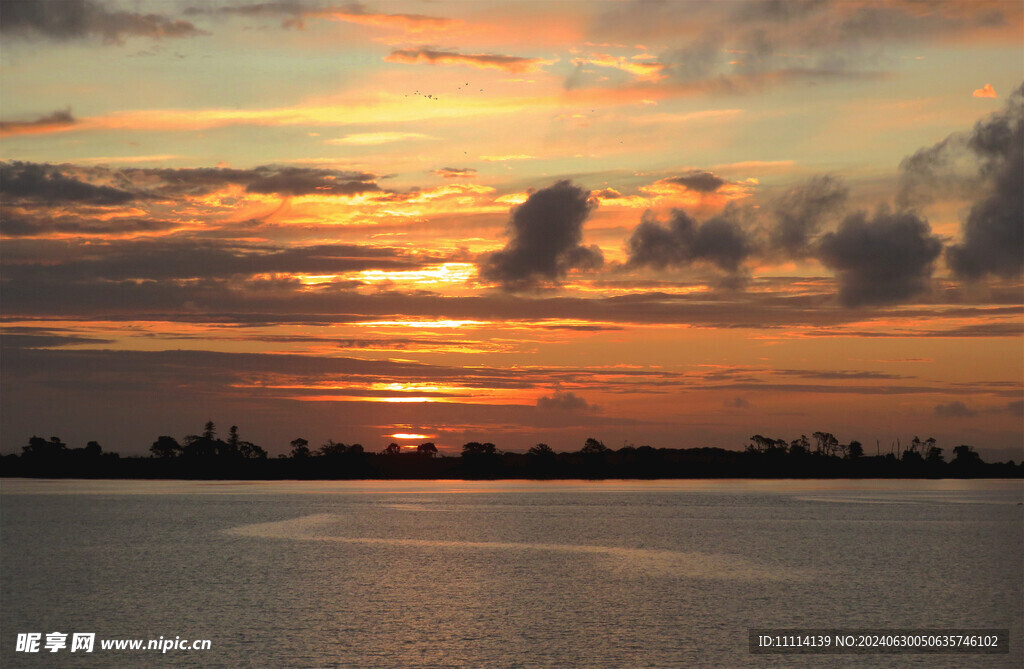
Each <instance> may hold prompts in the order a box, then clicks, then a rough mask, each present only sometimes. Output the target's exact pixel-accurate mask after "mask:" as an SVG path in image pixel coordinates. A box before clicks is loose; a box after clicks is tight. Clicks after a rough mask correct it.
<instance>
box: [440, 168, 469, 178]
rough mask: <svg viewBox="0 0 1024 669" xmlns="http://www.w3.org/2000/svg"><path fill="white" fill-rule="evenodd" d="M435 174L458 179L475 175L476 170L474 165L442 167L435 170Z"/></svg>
mask: <svg viewBox="0 0 1024 669" xmlns="http://www.w3.org/2000/svg"><path fill="white" fill-rule="evenodd" d="M434 174H436V175H437V176H439V177H444V178H445V179H458V178H468V177H475V176H476V170H474V169H473V168H472V167H442V168H441V169H439V170H434Z"/></svg>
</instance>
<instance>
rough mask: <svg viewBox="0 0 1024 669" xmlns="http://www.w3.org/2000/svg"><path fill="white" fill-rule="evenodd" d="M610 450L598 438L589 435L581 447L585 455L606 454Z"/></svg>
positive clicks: (581, 451)
mask: <svg viewBox="0 0 1024 669" xmlns="http://www.w3.org/2000/svg"><path fill="white" fill-rule="evenodd" d="M608 450H609V449H608V447H607V446H605V445H604V444H603V443H601V442H600V441H598V440H597V439H594V438H593V437H588V438H587V441H586V442H585V443H584V444H583V448H581V449H580V453H583V454H584V455H604V454H605V453H608Z"/></svg>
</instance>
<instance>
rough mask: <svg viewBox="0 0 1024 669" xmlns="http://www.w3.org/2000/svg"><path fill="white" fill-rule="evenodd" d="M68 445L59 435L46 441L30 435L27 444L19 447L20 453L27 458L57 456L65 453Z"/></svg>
mask: <svg viewBox="0 0 1024 669" xmlns="http://www.w3.org/2000/svg"><path fill="white" fill-rule="evenodd" d="M67 450H68V445H67V444H65V443H64V442H63V441H61V440H60V438H59V437H50V441H46V440H45V439H43V438H42V437H32V438H31V439H29V440H28V445H26V446H22V447H21V454H22V455H23V456H25V457H29V458H47V459H51V458H57V457H60V456H62V455H64V454H65V453H67Z"/></svg>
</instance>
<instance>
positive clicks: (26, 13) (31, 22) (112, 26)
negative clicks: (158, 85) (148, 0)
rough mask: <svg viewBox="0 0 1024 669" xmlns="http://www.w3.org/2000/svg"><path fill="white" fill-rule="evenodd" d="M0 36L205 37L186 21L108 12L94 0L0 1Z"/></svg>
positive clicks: (120, 38)
mask: <svg viewBox="0 0 1024 669" xmlns="http://www.w3.org/2000/svg"><path fill="white" fill-rule="evenodd" d="M0 32H2V33H3V34H4V35H7V36H8V37H24V38H31V37H43V38H47V39H53V40H71V39H80V38H84V37H93V36H96V37H102V38H103V39H104V40H106V41H109V42H119V41H121V40H122V39H124V38H125V37H152V38H158V39H159V38H163V37H192V36H195V35H203V34H205V33H204V32H203V31H201V30H199V29H198V28H196V27H195V26H194V25H192V24H191V23H189V22H188V21H180V20H174V19H171V18H168V17H166V16H163V15H160V14H139V13H137V12H129V11H120V10H110V9H107V7H106V6H104V4H103V3H101V2H95V1H94V0H0Z"/></svg>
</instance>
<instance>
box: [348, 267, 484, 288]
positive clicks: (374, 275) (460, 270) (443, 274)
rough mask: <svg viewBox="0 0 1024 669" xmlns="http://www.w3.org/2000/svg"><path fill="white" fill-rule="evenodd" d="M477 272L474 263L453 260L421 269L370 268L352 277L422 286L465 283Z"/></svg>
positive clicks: (369, 281)
mask: <svg viewBox="0 0 1024 669" xmlns="http://www.w3.org/2000/svg"><path fill="white" fill-rule="evenodd" d="M474 274H476V265H473V264H472V263H461V262H457V263H456V262H451V263H443V264H441V265H436V266H434V267H428V268H424V269H419V270H398V271H388V270H380V269H368V270H363V271H361V272H356V273H355V274H353V275H351V276H352V278H354V279H357V280H359V281H363V282H365V283H383V282H390V283H399V284H413V285H420V286H433V285H437V284H448V283H465V282H466V281H468V280H469V279H471V278H472V277H473V275H474Z"/></svg>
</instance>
